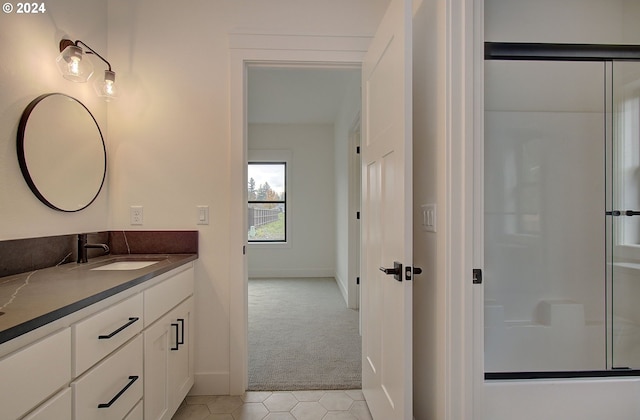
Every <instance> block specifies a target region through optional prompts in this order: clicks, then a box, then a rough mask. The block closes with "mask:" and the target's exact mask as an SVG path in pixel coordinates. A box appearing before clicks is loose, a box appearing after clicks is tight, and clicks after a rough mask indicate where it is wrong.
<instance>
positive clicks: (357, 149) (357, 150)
mask: <svg viewBox="0 0 640 420" xmlns="http://www.w3.org/2000/svg"><path fill="white" fill-rule="evenodd" d="M356 153H357V154H360V146H356Z"/></svg>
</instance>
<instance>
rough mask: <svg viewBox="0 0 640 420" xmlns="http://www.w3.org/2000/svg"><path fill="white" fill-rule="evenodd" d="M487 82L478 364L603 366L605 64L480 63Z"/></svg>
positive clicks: (495, 367)
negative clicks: (482, 305)
mask: <svg viewBox="0 0 640 420" xmlns="http://www.w3.org/2000/svg"><path fill="white" fill-rule="evenodd" d="M485 91H486V95H485V276H484V278H485V371H486V372H495V373H499V372H557V371H564V372H567V371H593V370H604V369H605V368H606V360H607V357H606V338H605V333H606V329H607V328H606V323H605V313H606V304H605V302H606V300H605V299H606V297H605V277H606V267H607V259H606V255H607V252H606V243H607V237H606V233H607V229H606V218H605V211H604V209H605V197H606V191H607V186H606V182H605V159H606V156H607V150H606V147H605V144H606V138H605V135H604V133H605V128H606V123H605V114H606V112H605V103H606V101H605V95H606V93H607V92H606V89H605V64H604V63H603V62H554V61H501V60H493V61H485ZM638 175H640V173H638ZM638 180H639V181H640V177H639V178H638ZM638 209H639V210H640V207H638ZM638 220H639V221H640V217H638ZM639 238H640V234H639ZM639 249H640V248H639ZM639 261H640V260H639ZM639 267H640V265H639ZM638 286H639V287H640V282H639V283H638ZM636 296H640V294H636ZM638 306H640V305H638ZM639 315H640V311H639ZM638 321H639V322H640V316H639V318H638ZM639 361H640V360H639Z"/></svg>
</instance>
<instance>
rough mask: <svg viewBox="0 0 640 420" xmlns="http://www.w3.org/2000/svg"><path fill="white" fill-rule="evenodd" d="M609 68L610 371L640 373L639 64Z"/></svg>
mask: <svg viewBox="0 0 640 420" xmlns="http://www.w3.org/2000/svg"><path fill="white" fill-rule="evenodd" d="M608 66H609V69H608V78H609V79H610V82H608V83H607V85H609V86H611V92H612V95H611V96H610V103H609V104H608V112H607V115H608V121H610V130H608V131H609V132H610V134H609V135H610V136H611V138H612V146H611V149H612V150H611V153H610V158H608V159H607V163H608V169H607V173H608V174H610V175H609V178H610V179H611V181H612V182H611V187H610V192H611V195H610V200H611V201H610V202H611V206H610V207H609V206H608V208H607V210H609V209H610V211H608V212H607V214H608V217H607V218H608V220H609V223H608V254H609V255H608V269H607V271H608V282H607V291H608V292H609V293H608V295H609V296H610V297H611V304H610V307H609V310H608V318H609V321H608V327H609V328H608V330H609V331H608V334H607V335H608V337H609V340H608V344H609V345H608V348H609V349H610V351H609V352H608V353H609V354H608V366H609V367H610V368H611V369H614V370H626V369H640V63H639V62H613V63H609V64H608Z"/></svg>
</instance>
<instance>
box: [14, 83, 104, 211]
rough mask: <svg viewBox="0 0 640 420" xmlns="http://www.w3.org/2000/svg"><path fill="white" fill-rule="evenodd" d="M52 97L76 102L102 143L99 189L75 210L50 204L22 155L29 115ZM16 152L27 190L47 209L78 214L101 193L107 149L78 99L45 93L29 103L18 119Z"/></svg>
mask: <svg viewBox="0 0 640 420" xmlns="http://www.w3.org/2000/svg"><path fill="white" fill-rule="evenodd" d="M54 95H60V96H64V97H66V98H69V99H71V100H73V101H75V102H77V103H78V104H80V105H81V106H82V107H83V108H84V109H85V110H86V111H87V113H88V114H89V115H90V116H91V119H93V122H94V123H95V125H96V128H97V129H98V133H99V134H100V140H101V141H102V149H103V151H104V154H103V155H104V172H103V174H102V181H101V182H100V187H98V191H97V192H96V194H95V195H94V196H93V198H92V199H91V200H90V201H89V202H88V203H87V204H86V205H85V206H83V207H81V208H78V209H75V210H67V209H61V208H59V207H57V206H56V205H55V204H53V203H51V202H50V201H49V200H48V199H47V198H46V197H45V196H44V195H43V194H42V193H41V192H40V190H39V189H38V187H37V186H36V184H35V183H34V181H33V179H32V178H31V174H30V173H29V168H28V167H27V160H26V157H25V154H24V134H25V130H26V128H27V122H28V120H29V116H30V115H31V113H32V112H33V110H34V109H35V107H36V106H37V105H38V104H39V103H40V102H41V101H42V100H44V99H45V98H48V97H49V96H54ZM16 151H17V154H18V163H19V164H20V171H22V176H23V177H24V180H25V181H26V182H27V185H29V188H30V189H31V192H33V194H34V195H35V196H36V197H37V198H38V199H39V200H40V201H41V202H42V203H43V204H45V205H46V206H47V207H49V208H52V209H53V210H58V211H63V212H66V213H75V212H78V211H80V210H84V209H86V208H87V207H89V206H90V205H91V204H92V203H93V202H94V201H95V200H96V198H98V195H100V192H101V191H102V187H103V186H104V181H105V179H106V176H107V148H106V146H105V143H104V136H103V135H102V130H100V125H98V121H96V119H95V117H94V116H93V114H92V113H91V111H89V108H87V107H86V106H85V105H84V104H83V103H82V102H80V101H79V100H78V99H76V98H74V97H73V96H69V95H66V94H64V93H57V92H54V93H45V94H43V95H40V96H38V97H37V98H35V99H34V100H33V101H31V102H30V103H29V105H27V107H26V108H25V109H24V111H23V112H22V116H21V117H20V123H19V124H18V135H17V138H16Z"/></svg>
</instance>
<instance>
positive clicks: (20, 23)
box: [0, 0, 117, 240]
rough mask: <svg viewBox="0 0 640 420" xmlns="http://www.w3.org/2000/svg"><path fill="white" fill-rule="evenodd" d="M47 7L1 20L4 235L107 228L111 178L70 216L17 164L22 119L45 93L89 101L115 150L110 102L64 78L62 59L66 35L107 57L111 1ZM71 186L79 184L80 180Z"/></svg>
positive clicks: (0, 204)
mask: <svg viewBox="0 0 640 420" xmlns="http://www.w3.org/2000/svg"><path fill="white" fill-rule="evenodd" d="M14 5H15V3H14ZM45 6H46V9H47V10H46V12H45V13H41V14H31V15H24V14H23V15H20V14H17V13H15V12H14V13H11V14H6V13H2V16H1V17H0V39H2V43H1V44H0V90H1V91H2V95H0V180H1V181H0V240H8V239H18V238H30V237H39V236H48V235H59V234H69V233H76V232H92V231H98V230H104V229H106V228H107V210H108V201H107V185H108V182H107V184H106V185H105V188H104V189H103V191H102V193H101V194H100V195H99V196H98V198H97V199H96V201H95V202H94V203H93V204H92V205H91V206H90V207H89V208H87V209H85V210H83V211H80V212H77V213H63V212H59V211H55V210H52V209H50V208H48V207H46V206H45V205H44V204H42V203H41V202H40V201H39V200H38V199H37V198H36V197H35V196H34V195H33V194H32V192H31V190H30V189H29V187H28V186H27V183H26V182H25V181H24V178H23V177H22V173H21V172H20V167H19V165H18V159H17V155H16V135H17V129H18V122H19V120H20V116H21V115H22V112H23V110H24V108H25V107H26V106H27V105H28V104H29V102H31V101H32V100H33V99H35V98H36V97H37V96H39V95H41V94H43V93H51V92H61V93H65V94H67V95H70V96H73V97H75V98H76V99H78V100H80V101H81V102H83V103H84V104H85V106H87V108H88V109H89V110H90V111H91V112H92V113H93V115H94V117H95V118H96V120H97V122H98V124H99V125H100V128H101V130H102V132H103V136H104V137H105V141H106V145H107V148H110V147H111V143H110V141H109V136H108V131H107V124H106V122H107V121H106V120H107V106H106V104H105V103H104V102H103V101H102V100H100V99H98V98H97V97H96V96H95V94H94V91H93V88H92V86H91V84H90V83H81V84H76V83H72V82H69V81H67V80H65V79H63V78H62V76H61V75H60V73H59V72H58V69H57V67H56V64H55V58H56V57H57V55H58V54H59V53H60V50H59V47H58V43H59V42H60V39H62V38H63V37H65V36H64V35H67V36H66V37H69V38H71V39H73V40H76V39H80V40H82V41H83V42H85V43H87V44H89V45H90V46H91V47H92V48H94V49H96V50H97V51H99V52H104V53H105V54H106V51H107V35H106V33H107V18H106V12H107V6H106V4H105V2H103V1H98V0H93V1H83V0H60V1H56V2H46V3H45ZM100 63H101V62H100V61H94V67H95V69H96V70H97V71H98V72H100V71H102V69H103V67H101V64H100ZM116 70H117V68H116ZM110 163H111V162H108V163H107V165H110ZM65 187H67V188H73V182H69V185H66V186H65Z"/></svg>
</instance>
